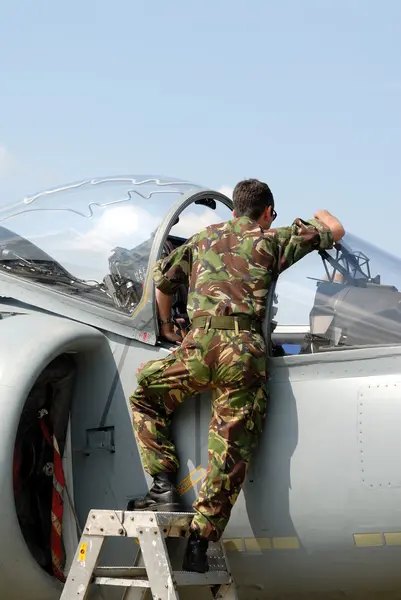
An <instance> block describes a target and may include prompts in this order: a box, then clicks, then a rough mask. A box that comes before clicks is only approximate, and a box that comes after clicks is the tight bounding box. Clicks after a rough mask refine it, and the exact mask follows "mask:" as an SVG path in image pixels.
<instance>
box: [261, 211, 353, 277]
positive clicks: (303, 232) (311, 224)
mask: <svg viewBox="0 0 401 600" xmlns="http://www.w3.org/2000/svg"><path fill="white" fill-rule="evenodd" d="M332 228H333V229H332ZM273 231H274V233H275V237H276V241H277V245H278V264H277V267H278V269H277V270H278V273H282V272H283V271H285V270H286V269H288V267H290V266H291V265H293V264H295V263H296V262H298V261H299V260H301V259H302V258H303V257H304V256H306V255H307V254H310V253H311V252H313V250H328V249H330V248H332V247H333V245H334V242H335V241H338V239H341V237H342V236H343V235H344V229H343V227H342V225H341V223H340V222H339V221H338V220H337V219H336V218H335V217H333V216H332V215H330V213H328V212H327V211H317V212H316V213H315V216H314V218H313V219H310V220H309V221H304V220H303V219H295V221H294V222H293V224H292V225H291V227H280V228H278V229H276V230H273Z"/></svg>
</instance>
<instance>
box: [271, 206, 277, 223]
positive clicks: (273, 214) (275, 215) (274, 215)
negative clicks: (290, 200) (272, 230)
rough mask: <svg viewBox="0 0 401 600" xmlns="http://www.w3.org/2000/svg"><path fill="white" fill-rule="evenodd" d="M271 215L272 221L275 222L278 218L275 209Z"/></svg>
mask: <svg viewBox="0 0 401 600" xmlns="http://www.w3.org/2000/svg"><path fill="white" fill-rule="evenodd" d="M271 213H272V219H273V221H274V220H275V219H276V218H277V213H276V211H275V210H274V208H272V211H271Z"/></svg>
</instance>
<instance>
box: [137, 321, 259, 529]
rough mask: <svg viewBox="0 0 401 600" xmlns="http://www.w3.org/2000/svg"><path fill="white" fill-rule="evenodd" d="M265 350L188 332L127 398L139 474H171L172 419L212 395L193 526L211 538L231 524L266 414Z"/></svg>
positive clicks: (255, 339) (146, 370) (230, 334)
mask: <svg viewBox="0 0 401 600" xmlns="http://www.w3.org/2000/svg"><path fill="white" fill-rule="evenodd" d="M265 363H266V351H265V343H264V340H263V337H262V336H261V335H259V334H256V333H250V332H245V331H242V332H241V335H239V336H238V335H236V334H235V332H234V331H221V330H217V329H209V331H208V332H207V333H205V330H204V329H195V330H193V331H191V332H190V333H189V334H188V335H187V336H186V337H185V339H184V341H183V343H182V345H181V346H179V347H177V349H176V350H175V351H174V352H173V353H172V354H171V355H170V356H168V357H167V358H165V359H161V360H153V361H149V362H148V363H147V364H146V365H145V366H144V367H143V368H142V370H141V371H140V372H139V375H138V384H139V387H138V388H137V390H136V392H135V394H133V395H132V396H131V398H130V401H131V406H132V412H133V424H134V429H135V433H136V438H137V441H138V445H139V448H140V452H141V458H142V461H143V464H144V467H145V470H146V471H147V472H148V473H150V474H151V475H156V474H157V473H159V472H160V471H170V472H175V471H176V470H177V469H178V467H179V461H178V458H177V455H176V450H175V447H174V445H173V444H172V442H171V440H170V426H171V417H172V414H173V412H174V410H175V408H176V407H177V406H178V405H179V404H180V403H181V402H182V401H183V400H184V399H185V397H187V396H194V395H196V393H198V392H200V391H203V390H206V389H211V391H212V410H213V413H212V420H211V424H210V432H209V445H208V449H209V464H208V469H207V474H206V477H205V480H204V482H203V485H202V488H201V490H200V495H199V499H198V500H197V501H196V502H195V504H194V508H195V510H196V511H197V512H198V514H197V515H196V516H195V518H194V520H193V523H192V527H193V528H196V529H198V530H199V531H200V532H201V534H202V535H204V536H205V537H208V538H209V539H218V538H219V537H220V535H221V533H222V532H223V531H224V528H225V526H226V524H227V522H228V519H229V517H230V513H231V509H232V506H233V505H234V503H235V501H236V499H237V497H238V494H239V492H240V491H241V486H242V484H243V481H244V478H245V475H246V470H247V466H248V462H249V459H250V457H251V455H252V452H253V450H254V448H255V447H256V443H257V441H258V439H259V436H260V434H261V432H262V425H263V421H264V418H265V413H266V398H267V392H266V386H265V380H266V372H265Z"/></svg>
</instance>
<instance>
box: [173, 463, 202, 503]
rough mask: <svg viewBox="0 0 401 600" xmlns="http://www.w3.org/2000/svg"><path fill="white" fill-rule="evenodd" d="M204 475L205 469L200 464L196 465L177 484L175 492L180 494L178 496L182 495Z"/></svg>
mask: <svg viewBox="0 0 401 600" xmlns="http://www.w3.org/2000/svg"><path fill="white" fill-rule="evenodd" d="M205 475H206V471H205V469H204V468H203V467H201V466H199V467H197V468H196V469H194V470H193V471H191V473H190V474H189V475H187V476H186V477H185V479H183V480H182V481H181V482H180V483H179V484H178V486H177V492H178V493H179V494H180V496H183V495H184V494H186V493H187V492H188V491H189V490H190V489H192V488H193V487H194V486H195V485H196V484H197V483H198V481H200V480H201V479H203V477H204V476H205Z"/></svg>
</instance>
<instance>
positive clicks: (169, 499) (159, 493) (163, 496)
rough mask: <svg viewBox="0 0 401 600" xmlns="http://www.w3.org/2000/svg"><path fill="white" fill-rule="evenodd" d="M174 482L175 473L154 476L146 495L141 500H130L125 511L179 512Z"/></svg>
mask: <svg viewBox="0 0 401 600" xmlns="http://www.w3.org/2000/svg"><path fill="white" fill-rule="evenodd" d="M174 481H175V473H166V472H164V473H159V474H158V475H155V476H154V477H153V484H152V487H151V488H150V490H149V491H148V493H147V494H146V495H145V496H144V497H143V498H136V499H133V500H130V501H129V502H128V506H127V510H157V511H165V512H176V511H179V510H180V503H179V500H178V494H177V491H176V489H175V485H174Z"/></svg>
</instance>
